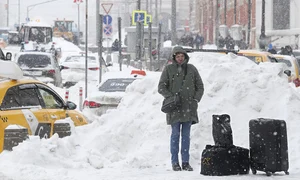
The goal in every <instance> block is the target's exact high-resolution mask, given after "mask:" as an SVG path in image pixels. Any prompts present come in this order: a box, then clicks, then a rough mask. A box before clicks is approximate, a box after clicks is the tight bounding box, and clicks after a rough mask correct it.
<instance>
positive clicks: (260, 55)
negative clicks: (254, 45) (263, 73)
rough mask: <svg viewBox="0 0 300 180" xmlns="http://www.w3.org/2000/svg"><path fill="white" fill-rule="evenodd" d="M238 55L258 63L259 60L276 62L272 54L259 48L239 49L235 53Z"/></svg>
mask: <svg viewBox="0 0 300 180" xmlns="http://www.w3.org/2000/svg"><path fill="white" fill-rule="evenodd" d="M237 54H238V55H239V56H245V57H247V58H248V59H250V60H251V61H253V62H255V63H256V64H259V63H261V62H276V58H274V56H273V54H271V53H269V52H265V51H259V50H239V51H238V53H237Z"/></svg>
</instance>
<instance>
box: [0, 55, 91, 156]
mask: <svg viewBox="0 0 300 180" xmlns="http://www.w3.org/2000/svg"><path fill="white" fill-rule="evenodd" d="M75 109H76V104H74V103H73V102H70V101H67V102H65V101H64V100H63V99H62V98H61V97H60V96H59V94H58V93H57V92H55V91H54V90H53V89H52V88H51V87H49V86H48V85H46V84H44V83H42V82H40V81H37V80H35V79H32V78H27V77H24V76H23V72H22V70H21V69H20V67H19V66H18V65H17V64H16V63H15V62H13V61H3V60H0V120H1V121H0V152H1V151H3V150H12V147H14V146H16V145H18V144H19V143H20V142H22V141H23V140H25V139H26V138H27V137H28V135H35V136H39V137H40V138H49V137H51V136H52V135H54V134H55V133H57V134H58V136H59V137H65V136H68V135H70V134H71V133H72V132H71V127H72V126H74V125H75V126H81V125H85V124H87V119H86V118H85V116H83V115H82V114H81V113H80V112H78V111H76V110H75ZM66 118H67V119H66Z"/></svg>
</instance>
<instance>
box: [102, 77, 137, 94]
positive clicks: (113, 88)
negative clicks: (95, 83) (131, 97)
mask: <svg viewBox="0 0 300 180" xmlns="http://www.w3.org/2000/svg"><path fill="white" fill-rule="evenodd" d="M134 80H135V79H133V78H127V79H124V78H122V79H121V78H120V79H108V80H107V81H105V82H104V83H103V84H102V85H101V86H100V87H99V91H104V92H125V90H126V87H127V86H128V85H129V84H131V83H132V82H133V81H134Z"/></svg>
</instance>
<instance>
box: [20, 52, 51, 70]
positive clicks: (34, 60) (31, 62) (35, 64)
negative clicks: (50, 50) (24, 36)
mask: <svg viewBox="0 0 300 180" xmlns="http://www.w3.org/2000/svg"><path fill="white" fill-rule="evenodd" d="M18 64H19V65H20V66H21V67H22V66H23V67H29V68H41V67H47V66H49V65H51V59H50V57H48V56H46V55H40V54H23V55H21V56H20V57H19V59H18Z"/></svg>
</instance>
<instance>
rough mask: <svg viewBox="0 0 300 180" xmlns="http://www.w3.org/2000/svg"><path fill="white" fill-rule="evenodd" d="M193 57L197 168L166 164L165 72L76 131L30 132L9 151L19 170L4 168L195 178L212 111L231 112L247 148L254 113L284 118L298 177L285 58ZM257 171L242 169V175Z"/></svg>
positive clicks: (3, 158) (294, 106) (239, 141)
mask: <svg viewBox="0 0 300 180" xmlns="http://www.w3.org/2000/svg"><path fill="white" fill-rule="evenodd" d="M190 62H191V63H193V64H194V65H195V66H196V67H197V68H198V70H199V72H200V74H201V76H202V79H203V82H204V85H205V94H204V96H203V98H202V101H201V102H200V104H199V108H198V115H199V118H200V123H199V124H196V125H193V126H192V131H191V138H192V141H191V150H190V153H191V156H190V163H191V164H192V166H194V167H195V171H194V172H191V173H187V172H186V173H179V174H178V173H174V172H172V171H171V172H170V171H166V169H170V154H169V136H170V126H167V125H166V120H165V114H163V113H162V112H161V111H160V107H161V103H162V100H163V98H162V96H161V95H160V94H158V93H157V85H158V80H159V77H160V73H159V72H156V73H149V74H148V75H147V77H145V78H143V79H141V80H139V81H134V82H133V83H132V84H131V85H129V86H128V88H127V91H126V96H125V97H124V98H123V100H122V101H121V103H120V105H119V107H118V109H115V110H111V111H109V113H107V114H105V115H103V116H101V117H99V118H98V119H95V120H94V122H93V123H92V124H89V125H87V126H83V127H77V128H76V129H75V130H76V133H75V134H73V135H72V136H70V137H66V138H64V139H59V138H58V137H57V136H53V137H52V138H51V139H48V140H45V139H43V140H39V139H37V138H35V137H31V139H30V140H27V141H25V142H24V143H22V144H20V145H19V146H18V147H15V148H14V151H13V152H3V153H2V154H1V155H0V162H1V163H0V168H6V169H14V171H12V170H8V171H5V172H4V174H5V175H7V176H10V177H19V179H21V178H20V177H23V178H24V179H26V178H27V179H32V180H33V179H39V178H40V179H42V177H45V176H46V177H48V179H55V177H56V179H57V177H60V178H59V179H81V178H83V177H89V176H91V177H92V176H93V177H94V179H97V178H98V179H101V178H102V179H120V178H122V179H182V178H184V177H186V178H187V179H192V178H193V179H197V178H196V177H198V178H199V176H200V175H199V171H198V167H199V163H200V156H201V152H202V150H203V149H204V147H205V145H206V144H213V138H212V126H211V125H212V115H213V114H223V113H227V114H229V115H230V116H231V126H232V129H233V136H234V137H233V138H234V139H233V141H234V144H235V145H238V146H242V147H246V148H248V147H249V140H248V139H249V135H248V131H249V127H248V122H249V120H250V119H253V118H262V117H265V118H274V119H284V120H286V122H287V126H288V140H289V155H290V157H289V159H290V167H291V168H290V171H291V172H292V174H295V175H294V176H293V175H290V176H289V177H291V178H292V177H294V178H296V177H297V174H298V175H299V174H300V170H299V164H300V160H299V159H300V156H299V148H300V147H299V144H300V138H299V129H300V123H299V122H298V121H299V120H298V117H299V116H300V108H299V104H300V96H299V92H298V91H297V90H296V89H295V88H294V87H293V85H291V84H288V82H287V78H286V77H285V76H284V75H282V69H281V67H280V65H278V64H267V63H266V64H260V65H256V64H254V63H253V62H252V61H250V60H247V59H246V58H243V57H236V56H233V55H222V54H220V55H216V54H214V53H193V54H191V59H190ZM278 74H279V75H278ZM99 169H100V170H99ZM102 169H103V171H102ZM70 171H72V172H71V173H69V174H68V172H70ZM13 172H18V174H14V173H13ZM30 173H34V176H31V175H30ZM126 177H127V178H126ZM251 177H252V178H253V176H251V175H249V176H238V178H239V179H247V178H251ZM285 177H288V176H285ZM200 178H203V176H202V177H200ZM230 178H232V176H231V177H229V179H230ZM90 179H93V178H90ZM225 179H226V178H225ZM227 179H228V178H227Z"/></svg>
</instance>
